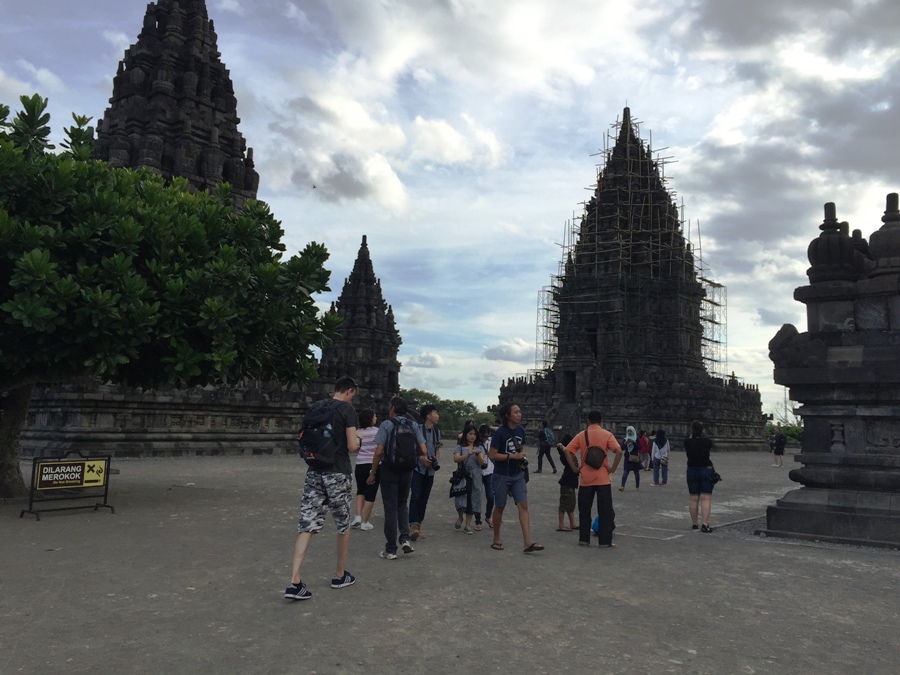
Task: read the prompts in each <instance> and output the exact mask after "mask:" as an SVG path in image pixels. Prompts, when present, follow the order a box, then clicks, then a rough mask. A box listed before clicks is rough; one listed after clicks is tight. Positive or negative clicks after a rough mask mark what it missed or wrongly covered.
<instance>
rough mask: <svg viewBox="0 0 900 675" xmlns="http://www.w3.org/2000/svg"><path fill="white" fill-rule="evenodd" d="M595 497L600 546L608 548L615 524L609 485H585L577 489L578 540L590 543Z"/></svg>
mask: <svg viewBox="0 0 900 675" xmlns="http://www.w3.org/2000/svg"><path fill="white" fill-rule="evenodd" d="M595 495H596V497H597V513H598V515H599V516H600V545H601V546H609V545H610V544H611V543H612V534H613V529H614V528H615V523H616V512H615V511H614V510H613V503H612V486H611V485H587V486H583V487H580V488H578V540H579V541H582V542H585V543H588V544H589V543H591V515H592V509H593V506H594V496H595Z"/></svg>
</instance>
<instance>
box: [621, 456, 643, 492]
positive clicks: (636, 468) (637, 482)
mask: <svg viewBox="0 0 900 675" xmlns="http://www.w3.org/2000/svg"><path fill="white" fill-rule="evenodd" d="M623 463H624V464H625V470H624V471H623V472H622V487H625V483H627V482H628V473H629V472H631V473H633V474H634V487H636V488H638V489H640V487H641V465H640V464H638V463H637V462H629V461H628V460H627V459H626V460H625V461H624V462H623Z"/></svg>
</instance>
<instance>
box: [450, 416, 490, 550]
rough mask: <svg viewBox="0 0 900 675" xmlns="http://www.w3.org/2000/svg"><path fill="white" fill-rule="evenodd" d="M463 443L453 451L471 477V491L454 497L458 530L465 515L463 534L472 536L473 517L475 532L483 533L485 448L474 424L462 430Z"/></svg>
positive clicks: (457, 460)
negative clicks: (482, 472)
mask: <svg viewBox="0 0 900 675" xmlns="http://www.w3.org/2000/svg"><path fill="white" fill-rule="evenodd" d="M461 436H462V441H461V443H460V444H459V445H457V446H456V450H454V451H453V461H454V462H456V463H457V464H461V465H462V466H463V467H464V468H465V470H466V473H467V474H468V476H469V489H468V490H467V491H466V494H464V495H459V496H457V497H454V506H456V515H457V518H456V525H455V527H456V529H457V530H458V529H459V528H460V527H461V526H462V524H463V515H465V517H466V526H465V528H464V529H463V532H465V533H466V534H472V533H473V530H472V516H473V515H474V516H475V530H474V531H475V532H481V491H482V487H483V485H482V480H481V467H482V465H484V460H485V455H484V448H483V447H482V446H481V444H480V443H479V442H478V429H476V428H475V425H474V424H469V425H468V426H466V427H464V428H463V430H462V434H461Z"/></svg>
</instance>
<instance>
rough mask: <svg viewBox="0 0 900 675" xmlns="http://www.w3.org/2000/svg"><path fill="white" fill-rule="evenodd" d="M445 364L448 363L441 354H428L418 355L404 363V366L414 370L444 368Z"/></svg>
mask: <svg viewBox="0 0 900 675" xmlns="http://www.w3.org/2000/svg"><path fill="white" fill-rule="evenodd" d="M445 364H446V362H445V361H444V358H443V357H442V356H441V355H440V354H429V353H428V352H423V353H421V354H416V355H415V356H411V357H409V358H408V359H406V360H405V361H404V362H403V365H404V366H410V367H412V368H443V367H444V365H445Z"/></svg>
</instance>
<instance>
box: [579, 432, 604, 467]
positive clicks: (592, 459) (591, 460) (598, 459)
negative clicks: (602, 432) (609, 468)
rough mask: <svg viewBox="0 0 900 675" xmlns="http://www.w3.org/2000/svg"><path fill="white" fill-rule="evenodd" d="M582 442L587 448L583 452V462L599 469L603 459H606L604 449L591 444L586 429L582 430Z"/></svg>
mask: <svg viewBox="0 0 900 675" xmlns="http://www.w3.org/2000/svg"><path fill="white" fill-rule="evenodd" d="M584 444H585V445H586V446H587V450H586V451H585V453H584V463H585V464H587V465H588V466H589V467H591V468H592V469H599V468H600V467H601V466H603V461H604V460H605V459H606V451H605V450H604V449H603V448H601V447H600V446H598V445H591V441H590V439H589V438H588V432H587V429H585V430H584Z"/></svg>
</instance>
